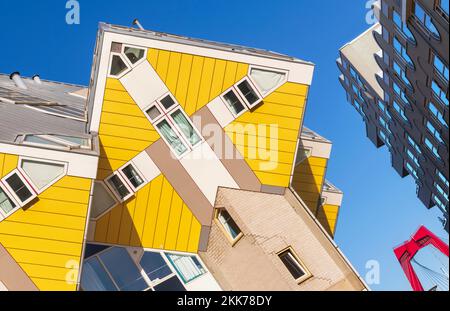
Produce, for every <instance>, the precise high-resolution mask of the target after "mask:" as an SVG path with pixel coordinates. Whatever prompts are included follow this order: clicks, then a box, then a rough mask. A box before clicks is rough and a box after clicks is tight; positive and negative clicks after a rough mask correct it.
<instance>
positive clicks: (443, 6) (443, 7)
mask: <svg viewBox="0 0 450 311" xmlns="http://www.w3.org/2000/svg"><path fill="white" fill-rule="evenodd" d="M448 3H449V1H448V0H440V4H439V8H440V9H441V10H442V12H444V13H445V14H446V15H447V17H448V15H449V14H448Z"/></svg>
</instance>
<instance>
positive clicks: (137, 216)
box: [130, 184, 151, 247]
mask: <svg viewBox="0 0 450 311" xmlns="http://www.w3.org/2000/svg"><path fill="white" fill-rule="evenodd" d="M150 186H151V184H149V185H146V186H145V187H143V188H142V189H141V190H139V192H138V193H137V194H136V205H135V208H134V214H133V227H132V232H131V235H130V245H131V246H136V247H137V246H141V244H142V243H141V241H142V238H143V231H144V225H145V218H146V213H147V208H148V199H149V194H150Z"/></svg>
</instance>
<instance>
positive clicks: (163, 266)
mask: <svg viewBox="0 0 450 311" xmlns="http://www.w3.org/2000/svg"><path fill="white" fill-rule="evenodd" d="M139 264H140V266H141V267H142V269H144V271H145V274H147V276H148V277H149V278H150V280H152V281H153V282H155V281H159V280H164V279H166V278H167V277H168V276H169V275H171V274H172V270H171V269H170V267H169V266H168V265H167V263H166V261H165V260H164V258H163V257H162V256H161V254H160V253H156V252H145V253H144V255H143V256H142V258H141V261H140V262H139Z"/></svg>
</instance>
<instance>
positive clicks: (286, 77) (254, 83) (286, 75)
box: [247, 66, 289, 98]
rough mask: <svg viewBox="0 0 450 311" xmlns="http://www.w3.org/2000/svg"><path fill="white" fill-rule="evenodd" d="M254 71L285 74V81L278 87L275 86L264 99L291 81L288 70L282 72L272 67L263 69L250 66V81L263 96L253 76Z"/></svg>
mask: <svg viewBox="0 0 450 311" xmlns="http://www.w3.org/2000/svg"><path fill="white" fill-rule="evenodd" d="M253 69H256V70H262V71H271V72H277V73H281V74H284V79H283V80H282V81H281V82H280V83H279V84H278V85H277V86H274V87H273V88H271V89H270V90H269V91H268V92H267V93H266V94H264V98H265V97H267V96H269V95H270V94H272V93H273V92H274V91H275V90H277V89H278V88H279V87H280V86H282V85H283V84H285V83H286V82H287V81H288V80H289V71H288V70H282V69H278V68H270V67H262V66H250V67H249V69H248V74H247V76H248V78H249V79H250V81H252V83H253V85H254V86H255V87H256V89H257V90H258V93H259V94H261V95H262V94H263V92H262V90H260V89H259V87H258V84H257V83H256V82H255V80H254V79H253V78H252V76H251V73H252V70H253Z"/></svg>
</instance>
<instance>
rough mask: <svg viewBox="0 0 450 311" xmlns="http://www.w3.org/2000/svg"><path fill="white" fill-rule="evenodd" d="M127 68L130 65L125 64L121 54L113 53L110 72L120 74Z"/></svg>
mask: <svg viewBox="0 0 450 311" xmlns="http://www.w3.org/2000/svg"><path fill="white" fill-rule="evenodd" d="M127 69H128V67H127V65H126V64H125V62H124V61H123V60H122V58H121V57H120V56H119V55H113V57H112V60H111V71H110V74H111V75H113V76H118V75H120V74H121V73H122V72H124V71H125V70H127Z"/></svg>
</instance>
